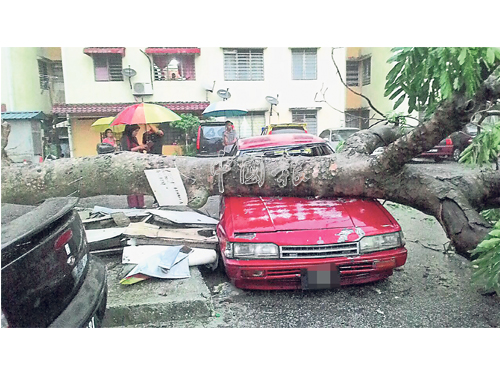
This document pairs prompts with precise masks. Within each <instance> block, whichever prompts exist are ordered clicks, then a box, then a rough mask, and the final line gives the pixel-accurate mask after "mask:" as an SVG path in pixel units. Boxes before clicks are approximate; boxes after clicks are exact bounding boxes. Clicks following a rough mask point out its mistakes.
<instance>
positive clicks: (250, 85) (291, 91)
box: [62, 47, 345, 132]
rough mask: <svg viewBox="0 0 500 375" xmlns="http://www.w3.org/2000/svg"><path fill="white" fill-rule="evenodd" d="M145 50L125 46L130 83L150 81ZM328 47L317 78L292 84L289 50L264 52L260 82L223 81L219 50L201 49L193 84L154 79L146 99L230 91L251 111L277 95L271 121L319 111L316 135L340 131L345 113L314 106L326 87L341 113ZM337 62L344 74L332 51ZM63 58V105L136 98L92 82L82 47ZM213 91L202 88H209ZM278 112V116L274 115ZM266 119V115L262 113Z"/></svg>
mask: <svg viewBox="0 0 500 375" xmlns="http://www.w3.org/2000/svg"><path fill="white" fill-rule="evenodd" d="M145 49H146V47H127V48H126V51H125V56H124V58H123V67H124V68H127V67H129V66H130V67H131V68H133V69H134V70H136V72H137V75H136V76H134V77H132V78H131V81H132V85H133V83H134V82H150V67H149V61H148V59H147V57H146V56H145V55H144V54H143V53H142V52H141V50H143V51H144V50H145ZM330 54H331V47H321V48H318V55H317V59H318V62H317V66H318V76H317V79H316V80H307V81H305V80H304V81H298V80H295V81H294V80H292V79H291V78H292V65H291V50H290V48H288V47H267V48H265V49H264V81H224V59H223V49H222V47H202V48H201V53H200V54H199V55H196V59H195V65H196V80H195V81H153V87H154V94H153V95H152V96H145V97H144V101H148V102H188V101H207V100H208V101H210V102H214V101H218V100H221V99H220V98H219V97H218V96H217V94H216V92H217V90H219V89H229V91H230V93H231V95H232V97H231V99H229V100H231V101H235V102H240V103H241V104H242V105H243V106H245V107H246V108H247V109H248V110H249V111H256V110H260V111H269V109H270V104H269V103H267V101H266V100H265V97H266V96H268V95H270V96H274V97H276V96H279V97H278V99H279V104H278V105H277V106H275V107H274V108H273V118H272V122H291V120H292V115H291V111H290V108H294V107H301V108H316V107H320V108H322V109H320V110H319V111H318V118H317V119H318V132H320V131H321V130H322V129H324V128H328V127H339V126H340V123H341V121H343V119H344V115H343V113H340V112H338V111H335V110H334V109H332V108H331V107H330V106H329V105H327V104H325V103H316V102H315V101H314V97H315V94H316V93H317V92H318V91H319V90H320V89H321V88H322V87H323V89H326V88H327V91H326V99H327V101H328V103H329V104H330V105H332V106H333V107H335V108H337V109H339V110H343V109H344V103H345V91H344V87H343V86H342V85H341V83H340V80H339V79H338V77H337V74H336V70H335V67H334V65H333V63H332V61H331V56H330ZM335 54H336V61H337V63H338V64H339V67H340V69H341V71H345V49H339V50H336V52H335ZM62 60H63V67H64V81H65V90H66V102H67V103H69V104H76V103H119V102H133V101H134V96H133V95H132V90H131V89H130V83H129V80H128V79H127V78H125V80H124V81H123V82H95V79H94V66H93V60H92V57H91V56H88V55H86V54H84V53H83V47H63V48H62ZM213 81H215V88H214V90H213V93H210V92H207V91H206V90H205V88H206V87H212V85H213ZM278 113H279V118H278V116H277V114H278ZM266 121H269V113H268V112H267V113H266Z"/></svg>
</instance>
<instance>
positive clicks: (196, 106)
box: [52, 102, 210, 116]
mask: <svg viewBox="0 0 500 375" xmlns="http://www.w3.org/2000/svg"><path fill="white" fill-rule="evenodd" d="M132 104H137V103H95V104H54V106H53V107H52V113H53V114H56V115H81V116H92V115H94V116H96V115H99V116H101V115H102V116H106V115H107V116H111V115H116V114H118V113H119V112H121V111H123V110H124V109H125V108H126V107H128V106H129V105H132ZM153 104H159V105H163V106H165V107H167V108H168V109H170V110H172V111H174V112H178V113H187V112H195V113H199V114H201V113H202V112H203V111H204V110H205V108H207V107H208V105H209V104H210V103H209V102H155V103H153Z"/></svg>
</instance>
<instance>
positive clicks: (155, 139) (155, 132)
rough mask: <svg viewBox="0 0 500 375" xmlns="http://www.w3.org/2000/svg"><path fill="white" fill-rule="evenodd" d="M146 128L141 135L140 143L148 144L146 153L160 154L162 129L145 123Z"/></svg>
mask: <svg viewBox="0 0 500 375" xmlns="http://www.w3.org/2000/svg"><path fill="white" fill-rule="evenodd" d="M147 127H148V130H147V132H145V133H144V134H143V135H142V143H144V144H145V145H147V146H148V149H147V152H148V154H156V155H162V153H163V151H162V149H163V130H161V129H158V128H157V127H156V126H154V125H147Z"/></svg>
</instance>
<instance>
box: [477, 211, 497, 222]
mask: <svg viewBox="0 0 500 375" xmlns="http://www.w3.org/2000/svg"><path fill="white" fill-rule="evenodd" d="M481 216H482V217H483V218H484V220H486V221H488V222H489V223H491V224H495V223H496V222H497V221H499V220H500V209H498V208H492V209H490V210H484V211H482V212H481Z"/></svg>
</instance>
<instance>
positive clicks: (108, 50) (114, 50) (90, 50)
mask: <svg viewBox="0 0 500 375" xmlns="http://www.w3.org/2000/svg"><path fill="white" fill-rule="evenodd" d="M83 53H85V54H87V55H92V54H95V53H116V54H119V55H122V56H125V47H85V48H84V49H83Z"/></svg>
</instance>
